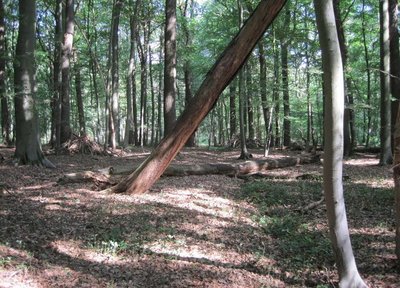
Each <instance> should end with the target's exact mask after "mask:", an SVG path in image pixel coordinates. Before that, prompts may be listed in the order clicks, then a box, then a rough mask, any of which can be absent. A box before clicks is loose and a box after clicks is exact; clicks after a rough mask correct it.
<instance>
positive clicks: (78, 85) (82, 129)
mask: <svg viewBox="0 0 400 288" xmlns="http://www.w3.org/2000/svg"><path fill="white" fill-rule="evenodd" d="M75 53H76V52H75ZM75 57H76V58H75V65H74V66H75V67H74V68H75V92H76V106H77V107H78V122H79V136H81V137H84V136H86V121H85V110H84V109H83V96H82V79H81V66H80V63H79V57H78V55H75Z"/></svg>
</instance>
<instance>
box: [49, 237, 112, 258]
mask: <svg viewBox="0 0 400 288" xmlns="http://www.w3.org/2000/svg"><path fill="white" fill-rule="evenodd" d="M83 246H84V245H83V244H82V243H81V242H80V241H63V240H56V241H54V242H52V243H51V247H53V248H54V249H55V250H56V251H57V252H59V253H61V254H64V255H67V256H69V257H71V258H77V259H82V260H85V261H90V262H97V263H103V262H107V263H109V262H112V263H114V262H117V261H118V260H119V257H117V256H115V255H110V254H103V253H100V252H97V251H95V250H91V249H85V248H83Z"/></svg>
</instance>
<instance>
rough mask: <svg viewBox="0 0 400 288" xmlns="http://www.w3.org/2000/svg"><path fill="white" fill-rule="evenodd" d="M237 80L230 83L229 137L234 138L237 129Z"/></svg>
mask: <svg viewBox="0 0 400 288" xmlns="http://www.w3.org/2000/svg"><path fill="white" fill-rule="evenodd" d="M236 122H237V121H236V81H232V82H231V84H230V85H229V137H230V139H231V140H232V139H233V138H234V137H235V135H236V133H237V131H236V129H237V128H236V126H237V125H236Z"/></svg>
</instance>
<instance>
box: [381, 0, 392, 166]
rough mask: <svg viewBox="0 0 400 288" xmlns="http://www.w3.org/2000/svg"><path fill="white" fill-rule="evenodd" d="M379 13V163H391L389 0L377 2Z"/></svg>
mask: <svg viewBox="0 0 400 288" xmlns="http://www.w3.org/2000/svg"><path fill="white" fill-rule="evenodd" d="M379 15H380V47H381V50H380V57H381V64H380V70H381V73H380V78H381V133H380V138H381V158H380V164H381V165H387V164H391V163H392V148H391V127H390V126H391V115H390V114H391V103H390V102H391V97H390V40H389V0H381V1H380V3H379Z"/></svg>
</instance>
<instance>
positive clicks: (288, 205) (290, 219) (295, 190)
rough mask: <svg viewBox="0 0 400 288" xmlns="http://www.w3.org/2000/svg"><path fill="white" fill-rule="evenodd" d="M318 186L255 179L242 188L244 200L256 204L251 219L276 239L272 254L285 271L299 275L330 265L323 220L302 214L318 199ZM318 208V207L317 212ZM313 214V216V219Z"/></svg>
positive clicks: (306, 213) (315, 183)
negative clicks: (255, 209) (255, 212)
mask: <svg viewBox="0 0 400 288" xmlns="http://www.w3.org/2000/svg"><path fill="white" fill-rule="evenodd" d="M321 188H322V187H321V183H320V182H317V181H314V180H312V181H297V180H292V181H283V180H281V179H280V180H278V179H277V180H271V179H268V180H257V181H250V182H247V183H245V184H244V185H243V186H242V193H243V194H242V195H243V198H244V199H246V200H248V201H249V202H251V203H253V204H256V205H257V207H258V213H257V214H256V215H253V219H254V220H255V221H256V222H257V223H258V224H259V225H260V227H262V229H263V230H264V232H265V233H266V234H267V235H269V236H271V237H272V238H274V239H275V242H276V243H277V247H278V249H277V250H276V251H273V253H275V254H276V255H275V257H276V258H277V260H279V263H280V265H281V266H282V267H283V268H284V269H285V271H290V272H293V273H295V274H297V276H294V277H302V276H301V275H300V273H302V271H305V270H310V269H312V267H313V266H315V267H326V266H327V265H329V266H330V265H332V255H331V246H330V243H329V239H328V236H327V233H326V230H324V229H319V228H317V227H318V225H317V224H319V222H322V223H321V225H320V226H321V227H325V225H324V222H325V219H324V218H322V219H321V215H319V214H320V213H319V212H317V215H315V213H314V212H315V211H302V208H304V207H305V206H306V205H308V204H309V203H311V202H314V201H318V200H319V199H320V198H321ZM318 209H320V208H317V210H318ZM313 214H314V216H315V217H314V216H313Z"/></svg>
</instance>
